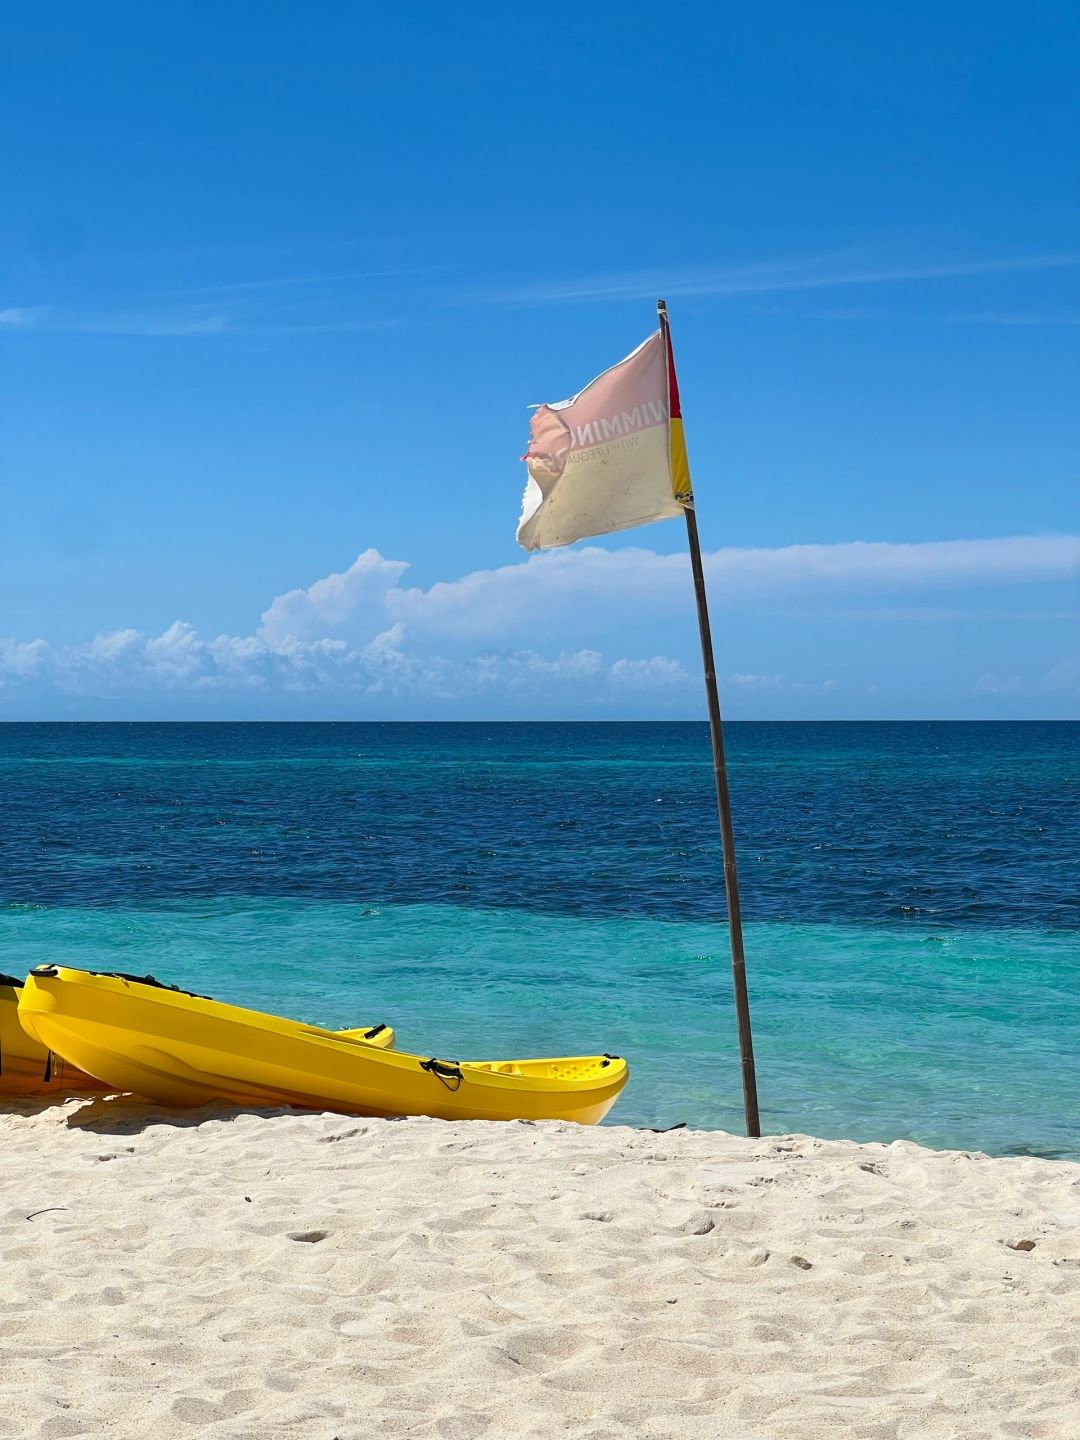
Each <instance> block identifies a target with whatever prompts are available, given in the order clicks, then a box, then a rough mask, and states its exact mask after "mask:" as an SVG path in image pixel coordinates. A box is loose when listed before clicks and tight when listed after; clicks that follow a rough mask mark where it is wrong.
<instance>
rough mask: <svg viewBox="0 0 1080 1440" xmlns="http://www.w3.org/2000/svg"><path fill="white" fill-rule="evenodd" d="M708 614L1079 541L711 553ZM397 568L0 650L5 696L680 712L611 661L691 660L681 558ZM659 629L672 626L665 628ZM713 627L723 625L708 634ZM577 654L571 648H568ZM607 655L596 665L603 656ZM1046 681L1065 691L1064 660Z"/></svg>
mask: <svg viewBox="0 0 1080 1440" xmlns="http://www.w3.org/2000/svg"><path fill="white" fill-rule="evenodd" d="M705 564H706V570H707V572H708V574H709V578H710V598H711V602H712V605H713V609H714V612H715V614H716V616H719V617H722V616H723V614H724V612H725V611H728V612H733V611H738V610H740V609H742V610H743V612H744V613H745V612H750V613H754V614H758V615H760V614H761V613H762V612H763V610H764V609H765V607H766V606H767V605H769V604H774V605H791V604H795V605H799V606H804V607H805V605H806V603H807V602H808V601H809V600H811V599H817V598H819V597H827V598H828V599H829V602H830V606H831V607H832V609H833V610H834V611H835V612H842V611H843V610H844V605H845V602H846V604H847V610H846V612H845V613H847V614H849V615H850V616H852V617H855V618H856V619H858V618H859V617H861V616H862V617H864V616H865V614H866V609H865V602H866V600H867V598H868V597H869V598H873V597H874V596H876V595H879V594H885V593H895V592H903V593H905V594H911V593H915V592H923V591H930V590H939V589H948V588H954V589H955V588H959V587H969V588H970V587H978V586H986V585H997V586H1001V585H1017V584H1023V583H1027V582H1034V581H1045V580H1052V579H1062V578H1069V577H1075V576H1077V575H1080V537H1078V536H1014V537H1006V538H1003V539H997V540H953V541H937V542H927V543H922V544H893V543H868V542H861V541H857V542H852V543H847V544H837V545H796V546H786V547H782V548H776V549H765V548H756V549H726V550H720V551H715V552H713V553H711V554H709V555H707V556H706V557H705ZM407 568H408V566H407V562H405V561H403V560H389V559H386V558H385V557H384V556H382V555H381V554H380V553H379V552H378V551H377V550H373V549H369V550H365V551H364V552H362V553H361V554H360V555H359V556H358V557H357V559H356V560H355V561H354V562H353V564H352V565H350V566H349V567H348V568H347V569H346V570H343V571H340V572H335V573H333V574H331V575H327V576H325V577H324V578H323V579H321V580H316V581H315V582H314V583H313V584H311V585H308V586H306V587H301V588H297V589H294V590H290V591H287V592H286V593H284V594H282V595H279V596H278V597H277V598H276V599H275V600H273V601H272V602H271V604H270V605H269V607H268V608H267V609H266V610H265V611H264V612H263V615H262V623H261V625H260V626H259V628H258V630H257V631H256V632H255V633H253V634H246V635H217V636H216V637H212V638H208V637H204V636H202V635H200V634H199V633H198V632H197V631H196V630H195V628H194V627H193V626H192V625H190V624H188V623H187V622H186V621H183V620H177V621H175V622H174V623H173V624H172V625H170V626H169V627H168V628H167V629H166V630H165V631H164V632H163V633H161V634H160V635H152V636H147V635H144V634H142V633H141V632H140V631H138V630H136V629H134V628H124V629H118V630H113V631H109V632H106V633H101V634H98V635H95V636H94V637H93V638H91V639H90V640H89V641H87V642H85V643H82V644H75V645H64V646H52V645H50V644H49V643H48V642H47V641H46V640H44V639H31V640H29V641H18V640H15V639H6V640H4V639H0V686H3V687H4V688H5V691H6V692H7V693H11V692H13V691H19V690H21V691H23V692H24V693H25V692H32V693H42V692H49V691H60V692H67V693H71V694H79V695H126V694H154V693H165V694H176V693H177V692H185V693H192V694H197V693H198V692H200V691H214V692H223V691H235V692H237V693H238V694H242V693H245V692H252V691H258V692H266V693H268V694H272V693H274V692H280V691H288V692H325V693H341V694H352V695H358V696H363V695H367V696H372V697H389V698H393V697H407V698H411V699H414V700H417V701H435V700H448V699H449V700H461V699H466V698H468V697H496V698H498V697H503V698H509V699H514V698H521V699H531V698H534V697H540V698H544V699H551V698H552V697H555V698H557V697H558V696H560V695H565V696H566V697H568V700H569V701H572V702H574V703H582V704H586V705H587V704H589V703H591V702H592V701H596V700H603V699H604V698H605V697H606V698H608V699H612V700H614V699H616V698H617V697H618V696H619V695H622V696H624V697H628V696H631V695H636V696H639V697H644V698H650V697H651V699H652V700H655V701H656V702H657V703H658V704H661V705H664V704H669V703H671V704H676V703H684V702H686V701H689V703H690V704H696V702H697V698H698V697H699V694H700V679H699V677H698V675H697V671H696V664H695V667H693V673H691V670H689V669H688V668H687V665H686V664H684V660H683V659H682V658H680V656H679V655H668V654H664V653H658V654H650V653H649V652H648V651H646V653H645V654H644V655H641V654H638V655H634V654H629V655H628V654H625V653H620V652H624V651H625V649H626V636H627V635H628V634H634V635H637V636H638V638H639V643H641V645H642V648H644V647H645V645H647V644H649V643H650V639H649V637H648V635H647V630H648V627H649V626H652V627H653V628H654V630H655V629H656V628H657V627H659V628H660V630H661V632H662V635H663V636H665V637H666V636H667V635H668V634H671V635H672V636H677V637H678V639H676V640H675V641H674V643H675V644H676V645H677V646H681V647H682V648H683V650H684V654H685V655H686V656H687V657H689V656H690V654H691V652H692V651H693V648H694V645H695V642H696V636H695V632H694V627H693V621H692V615H691V610H692V602H691V588H690V577H689V566H688V562H687V558H686V556H685V554H681V553H676V554H672V555H663V554H659V553H657V552H656V551H654V550H649V549H645V548H641V547H637V548H623V549H620V550H605V549H601V548H599V547H597V546H585V547H581V548H579V549H576V550H563V551H553V552H549V553H547V554H543V555H534V556H531V557H530V558H528V559H527V560H523V561H521V562H520V563H518V564H514V565H505V566H502V567H500V568H498V569H493V570H478V571H473V572H472V573H470V574H467V575H464V576H462V577H460V578H459V579H455V580H448V581H440V582H438V583H437V584H434V585H431V586H429V587H428V588H426V589H424V588H420V587H410V586H406V585H404V584H403V583H402V582H403V577H404V574H405V571H406V569H407ZM672 617H675V618H676V619H678V620H680V621H685V622H686V623H685V624H682V623H679V624H675V625H672V624H670V623H669V622H670V620H671V619H672ZM721 623H722V621H721ZM567 640H571V641H572V642H577V644H578V645H579V646H581V647H582V648H570V647H568V646H567V644H566V641H567ZM609 657H611V658H609ZM1058 670H1060V672H1061V673H1060V674H1058V673H1057V672H1055V673H1054V675H1053V676H1052V677H1050V678H1049V679H1048V681H1047V684H1048V685H1049V686H1050V687H1051V688H1056V689H1057V690H1060V689H1061V688H1062V687H1063V686H1065V685H1067V684H1069V683H1070V673H1069V672H1068V669H1067V662H1062V665H1061V666H1059V667H1058ZM727 683H728V684H729V685H731V686H732V687H733V688H734V689H735V690H736V691H737V692H742V693H743V694H745V695H748V696H760V697H767V696H770V695H780V694H787V695H791V694H797V693H804V694H810V693H814V694H822V693H824V692H826V691H828V690H830V689H832V688H834V687H835V683H836V682H835V681H834V680H832V679H825V680H817V679H805V678H803V679H798V678H788V677H785V676H784V675H780V674H773V673H769V672H761V673H758V672H750V671H738V672H736V673H735V674H734V675H731V676H729V677H728V681H727ZM1018 683H1019V682H1018V681H1016V680H1015V677H1013V676H1011V675H1007V676H1005V677H1002V676H999V675H996V674H993V673H989V672H988V673H987V674H986V675H984V676H982V678H981V679H980V680H979V681H978V682H977V688H978V690H979V693H982V694H991V693H1009V692H1010V691H1011V690H1012V689H1013V687H1014V685H1015V684H1018Z"/></svg>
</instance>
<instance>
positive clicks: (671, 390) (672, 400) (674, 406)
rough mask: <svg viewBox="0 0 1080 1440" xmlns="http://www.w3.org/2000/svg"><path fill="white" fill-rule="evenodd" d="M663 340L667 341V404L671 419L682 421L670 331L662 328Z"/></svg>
mask: <svg viewBox="0 0 1080 1440" xmlns="http://www.w3.org/2000/svg"><path fill="white" fill-rule="evenodd" d="M664 331H665V333H664V339H665V340H666V341H667V374H668V403H669V405H670V406H671V419H672V420H681V419H682V405H681V404H680V403H679V381H678V378H677V376H676V374H675V352H674V351H673V350H672V348H671V331H670V330H668V328H667V326H666V325H665V326H664Z"/></svg>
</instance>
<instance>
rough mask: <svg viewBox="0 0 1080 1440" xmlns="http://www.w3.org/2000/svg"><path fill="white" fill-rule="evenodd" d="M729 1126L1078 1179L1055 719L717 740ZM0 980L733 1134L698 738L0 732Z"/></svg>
mask: <svg viewBox="0 0 1080 1440" xmlns="http://www.w3.org/2000/svg"><path fill="white" fill-rule="evenodd" d="M726 733H727V741H728V749H729V760H730V763H731V783H732V803H733V807H734V814H735V824H736V832H737V840H738V846H739V861H740V876H741V880H742V892H743V909H744V918H745V920H746V925H747V935H746V943H747V962H748V972H749V978H750V987H751V1000H752V1004H753V1010H754V1024H755V1036H756V1040H757V1046H758V1065H759V1085H760V1089H761V1096H762V1106H763V1110H762V1114H763V1121H764V1123H765V1125H766V1127H767V1128H769V1129H772V1130H789V1129H799V1130H808V1131H811V1132H813V1133H817V1134H823V1135H848V1136H851V1137H853V1138H890V1137H895V1136H907V1137H910V1138H915V1139H919V1140H922V1141H925V1142H926V1143H930V1144H939V1145H959V1146H964V1147H978V1148H983V1149H988V1150H991V1151H1020V1152H1023V1151H1032V1152H1035V1153H1046V1154H1069V1155H1073V1156H1080V1059H1078V1043H1080V1040H1078V1037H1080V994H1078V984H1080V954H1078V949H1080V947H1078V944H1077V919H1078V904H1080V726H1075V725H1068V724H1061V723H1056V724H1055V723H1048V724H1037V723H1016V724H1009V723H1004V724H964V723H897V724H854V723H853V724H835V723H834V724H752V723H746V724H735V725H731V726H729V727H727V731H726ZM0 787H2V788H0V947H2V949H0V970H9V971H10V970H15V971H18V970H20V969H23V968H28V967H29V966H30V965H32V964H37V963H41V962H42V961H45V960H59V961H64V962H67V963H71V964H75V965H86V966H91V967H101V966H102V965H104V966H106V967H107V968H112V969H124V970H139V971H145V970H152V971H153V972H154V973H156V974H158V975H159V976H161V977H163V978H167V979H170V980H174V981H177V982H179V983H181V984H187V985H191V986H192V987H193V988H195V989H201V990H203V991H208V992H210V993H214V994H216V995H218V996H219V997H220V998H222V999H235V1000H240V1001H242V1002H245V1003H249V1004H253V1005H257V1006H261V1007H264V1008H267V1009H278V1010H282V1011H285V1012H288V1013H293V1014H296V1015H298V1016H302V1017H303V1018H307V1019H311V1020H319V1021H326V1022H334V1023H339V1024H345V1023H347V1022H351V1023H359V1022H360V1021H367V1020H369V1019H388V1020H392V1021H393V1022H394V1024H395V1025H396V1026H397V1028H398V1031H399V1035H400V1043H401V1044H402V1045H403V1046H405V1047H407V1048H410V1049H423V1050H425V1051H426V1052H428V1053H431V1052H433V1051H437V1052H440V1053H441V1052H448V1053H452V1054H461V1055H472V1056H476V1057H480V1056H484V1057H486V1056H494V1055H508V1054H512V1053H517V1054H526V1053H532V1054H538V1053H548V1054H553V1053H567V1052H568V1051H589V1052H592V1051H597V1050H617V1051H619V1052H621V1053H623V1054H626V1055H627V1056H628V1057H629V1058H630V1059H631V1062H632V1067H633V1077H632V1080H631V1084H630V1086H629V1087H628V1088H627V1090H626V1092H625V1093H624V1096H623V1098H622V1099H621V1100H620V1102H619V1105H618V1106H617V1107H616V1109H615V1111H614V1112H613V1114H612V1116H611V1121H612V1123H618V1122H620V1121H621V1122H623V1123H631V1124H646V1123H647V1124H670V1123H673V1122H674V1121H676V1120H687V1121H689V1122H690V1123H692V1124H695V1125H705V1126H724V1127H729V1128H738V1126H739V1120H740V1111H739V1076H738V1063H737V1055H736V1051H735V1044H734V1021H733V1016H732V1013H731V1002H730V993H729V992H730V983H729V971H728V957H727V933H726V927H725V910H724V900H723V881H722V871H721V865H720V853H719V834H718V828H717V823H716V814H715V806H714V799H713V790H712V776H711V768H710V756H709V745H708V733H707V729H706V727H705V726H704V725H703V724H701V725H699V724H665V723H656V724H448V725H438V724H427V725H420V724H417V725H408V724H355V725H352V724H328V725H305V724H281V725H274V724H264V725H243V724H221V725H216V724H175V725H168V724H160V725H158V724H85V725H67V724H56V725H49V724H42V725H29V724H28V725H22V724H7V725H0Z"/></svg>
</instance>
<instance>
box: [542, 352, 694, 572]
mask: <svg viewBox="0 0 1080 1440" xmlns="http://www.w3.org/2000/svg"><path fill="white" fill-rule="evenodd" d="M531 431H532V433H531V438H530V440H529V448H528V450H527V451H526V453H525V455H524V456H523V457H522V458H523V459H524V461H525V464H526V465H527V466H528V470H529V479H528V483H527V485H526V487H525V496H524V499H523V501H522V510H521V519H520V520H519V522H518V530H517V538H518V543H519V544H521V545H524V547H525V549H526V550H546V549H547V548H548V547H549V546H553V545H570V544H572V543H573V542H574V541H575V540H583V539H585V538H586V537H587V536H589V535H607V534H609V533H610V532H611V531H613V530H629V529H630V528H631V527H632V526H634V525H647V524H648V523H649V522H650V521H652V520H667V519H669V518H671V517H672V516H675V515H681V514H682V513H683V507H684V506H686V505H692V504H693V496H692V494H691V492H690V471H689V468H688V466H687V463H686V446H685V444H684V442H683V430H682V414H681V411H680V409H679V386H678V382H677V380H676V378H675V367H674V363H673V361H672V358H671V352H670V346H669V345H667V344H666V343H665V336H664V333H663V331H661V330H657V331H656V333H655V334H654V335H650V336H649V338H648V339H647V340H645V341H643V343H642V344H640V345H639V346H638V348H637V349H636V350H635V351H634V352H633V353H632V354H630V355H628V356H627V357H626V359H625V360H620V361H619V363H618V364H617V365H613V366H612V367H611V369H610V370H605V371H604V373H603V374H602V375H598V376H597V378H596V379H595V380H592V381H590V383H589V384H588V385H586V387H585V389H584V390H582V391H580V393H579V394H577V395H575V396H574V397H573V399H571V400H560V401H559V402H557V403H556V404H554V405H540V406H538V407H537V409H536V411H535V412H534V414H533V417H532V427H531Z"/></svg>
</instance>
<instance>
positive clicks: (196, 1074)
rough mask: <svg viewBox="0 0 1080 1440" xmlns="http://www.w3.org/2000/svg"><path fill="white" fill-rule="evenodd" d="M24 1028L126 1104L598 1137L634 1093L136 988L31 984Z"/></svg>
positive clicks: (618, 1081)
mask: <svg viewBox="0 0 1080 1440" xmlns="http://www.w3.org/2000/svg"><path fill="white" fill-rule="evenodd" d="M20 1018H21V1020H22V1023H23V1025H24V1026H25V1027H26V1028H27V1029H28V1030H29V1031H30V1032H31V1034H33V1035H34V1036H35V1037H36V1038H37V1039H38V1040H39V1041H40V1042H41V1044H43V1045H47V1046H48V1047H50V1048H51V1049H52V1050H54V1051H55V1052H56V1053H57V1054H59V1055H63V1056H64V1058H65V1059H67V1060H69V1061H70V1062H71V1063H72V1064H75V1065H78V1066H80V1068H83V1069H85V1070H87V1071H88V1072H89V1073H91V1074H93V1075H96V1076H98V1077H99V1078H100V1079H101V1080H102V1081H104V1082H106V1083H107V1084H108V1085H110V1086H112V1087H114V1088H115V1089H118V1090H130V1091H133V1092H135V1093H136V1094H139V1095H143V1096H146V1097H147V1098H148V1099H151V1100H156V1101H158V1102H159V1103H161V1104H163V1105H172V1106H193V1105H205V1104H208V1103H211V1102H213V1101H222V1100H224V1101H227V1102H230V1103H233V1104H237V1105H257V1106H267V1105H269V1106H277V1105H292V1106H297V1107H300V1108H303V1109H311V1110H332V1111H340V1112H342V1113H346V1114H357V1115H382V1116H391V1115H431V1116H434V1117H436V1118H440V1119H448V1120H463V1119H474V1120H511V1119H522V1120H530V1119H535V1120H539V1119H558V1120H573V1121H577V1122H578V1123H580V1124H586V1125H589V1124H596V1123H597V1122H598V1121H599V1120H601V1119H603V1117H604V1115H606V1113H607V1112H608V1110H609V1109H610V1108H611V1106H612V1105H613V1104H614V1102H615V1100H616V1098H617V1097H618V1094H619V1092H620V1091H621V1089H622V1087H623V1085H624V1084H625V1083H626V1079H627V1073H628V1072H627V1067H626V1063H625V1061H623V1060H620V1059H617V1058H614V1057H609V1056H595V1057H593V1056H586V1057H567V1058H565V1059H555V1060H541V1061H489V1062H480V1063H474V1064H468V1063H463V1064H460V1065H459V1064H457V1063H456V1062H444V1061H439V1060H435V1059H428V1058H424V1057H421V1056H417V1055H408V1054H404V1053H402V1052H400V1051H391V1050H379V1049H378V1048H376V1046H374V1045H372V1044H370V1043H369V1042H367V1041H365V1040H363V1039H357V1038H355V1035H356V1032H351V1033H349V1034H345V1033H342V1032H335V1031H330V1030H322V1029H320V1028H318V1027H316V1026H311V1025H303V1024H300V1023H299V1022H297V1021H292V1020H286V1019H283V1018H280V1017H278V1016H272V1015H264V1014H262V1013H260V1012H258V1011H253V1010H244V1009H241V1008H239V1007H238V1006H234V1005H224V1004H221V1003H220V1002H218V1001H215V1000H208V999H205V998H203V997H200V996H194V995H187V994H185V993H183V992H178V991H175V990H172V989H167V988H162V987H159V986H156V985H148V984H146V983H143V982H140V981H137V980H134V979H131V978H126V977H123V978H121V977H115V976H107V975H95V974H91V973H89V972H86V971H80V970H70V969H66V968H64V967H59V966H48V967H42V968H41V969H39V970H38V971H36V972H31V974H30V975H29V976H27V981H26V985H25V986H24V988H23V991H22V997H21V1000H20Z"/></svg>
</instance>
